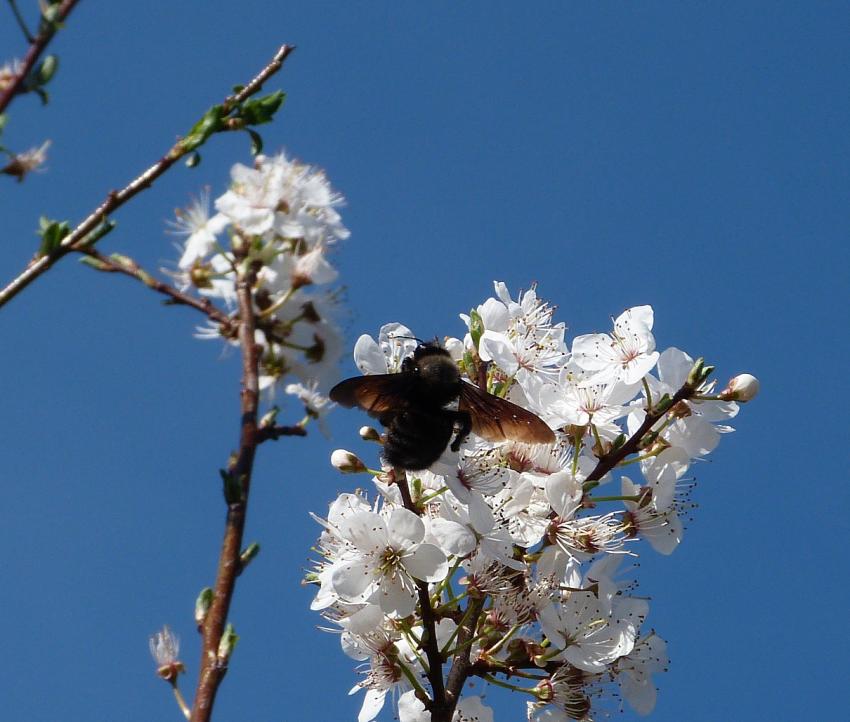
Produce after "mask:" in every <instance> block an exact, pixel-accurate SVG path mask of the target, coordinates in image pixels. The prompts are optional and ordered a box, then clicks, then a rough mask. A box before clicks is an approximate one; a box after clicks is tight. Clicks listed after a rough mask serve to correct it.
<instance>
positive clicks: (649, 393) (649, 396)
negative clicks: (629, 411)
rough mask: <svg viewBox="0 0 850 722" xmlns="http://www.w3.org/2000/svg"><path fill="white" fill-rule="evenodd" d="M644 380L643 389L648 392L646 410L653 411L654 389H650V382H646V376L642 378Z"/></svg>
mask: <svg viewBox="0 0 850 722" xmlns="http://www.w3.org/2000/svg"><path fill="white" fill-rule="evenodd" d="M641 380H642V381H643V390H644V393H645V394H646V410H647V412H650V411H652V391H650V390H649V384H648V383H647V382H646V376H644V377H643V379H641Z"/></svg>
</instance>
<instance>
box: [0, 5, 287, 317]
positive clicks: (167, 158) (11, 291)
mask: <svg viewBox="0 0 850 722" xmlns="http://www.w3.org/2000/svg"><path fill="white" fill-rule="evenodd" d="M66 1H67V0H66ZM294 49H295V48H294V46H292V45H283V46H281V47H280V49H279V50H278V51H277V53H275V56H274V58H272V60H271V62H270V63H269V64H268V65H266V67H265V68H263V69H262V70H261V71H260V72H259V73H258V74H257V76H256V77H255V78H254V79H253V80H251V82H249V83H248V84H247V85H246V86H245V87H244V88H243V89H242V90H240V91H239V92H238V93H236V94H234V95H231V96H229V97H228V98H227V99H226V100H225V101H224V105H225V107H231V106H233V105H234V104H236V103H241V102H242V101H244V100H245V99H246V98H248V97H250V96H251V95H253V94H254V93H256V92H258V91H259V90H260V89H261V88H262V86H263V83H264V82H265V81H266V80H268V79H269V78H270V77H271V76H272V75H274V74H275V73H276V72H277V71H278V70H280V68H281V66H282V65H283V62H284V60H286V58H287V56H288V55H289V54H290V53H291V52H292V51H293V50H294ZM189 152H190V151H189V150H187V149H186V148H185V147H184V145H183V143H182V140H178V141H177V143H175V144H174V145H173V146H172V147H171V149H170V150H169V151H168V152H167V153H166V154H165V155H164V156H163V157H162V158H160V159H159V160H158V161H157V162H156V163H154V164H153V165H152V166H151V167H150V168H148V169H147V170H146V171H145V172H144V173H142V174H141V175H140V176H138V177H137V178H135V179H134V180H132V181H130V182H129V183H128V184H127V185H126V186H124V187H123V188H122V189H121V190H119V191H111V192H110V193H109V194H108V195H107V196H106V199H105V200H104V201H103V202H102V203H101V204H100V205H99V206H98V207H97V208H95V209H94V210H93V211H92V212H91V213H90V214H89V215H88V216H87V217H86V218H85V219H84V220H83V221H82V222H81V223H80V224H79V225H78V226H77V227H76V228H74V229H73V230H72V231H71V232H70V233H69V234H68V235H67V236H65V238H63V239H62V242H61V244H60V245H59V248H58V249H56V251H54V252H53V253H51V254H48V255H45V256H39V257H38V258H36V259H34V260H33V261H31V262H30V264H29V265H28V266H27V267H26V268H25V269H24V270H23V271H22V272H21V273H20V274H18V276H17V277H16V278H14V279H12V281H11V282H10V283H9V284H8V285H7V286H6V287H5V288H4V289H3V290H2V291H0V307H2V306H3V305H4V304H6V303H8V302H9V301H10V300H11V299H12V298H14V297H15V296H17V295H18V294H19V293H20V292H21V291H22V290H23V289H24V288H26V287H27V286H28V285H29V284H30V283H32V282H33V281H34V280H35V279H36V278H38V277H39V276H40V275H41V274H43V273H44V272H45V271H47V270H48V269H50V268H51V267H52V266H53V264H54V263H56V261H58V260H59V259H60V258H62V257H63V256H65V255H66V254H68V253H69V252H71V251H74V250H79V246H80V245H85V240H86V236H88V235H89V234H90V233H91V232H92V231H94V230H95V229H96V228H97V227H98V226H99V225H100V224H101V223H103V221H105V220H106V218H107V217H108V216H109V214H110V213H112V212H113V211H115V210H117V209H118V208H120V207H121V206H123V205H124V204H125V203H126V202H127V201H129V200H130V199H131V198H133V196H135V195H137V194H138V193H140V192H141V191H143V190H145V189H146V188H150V186H152V185H153V182H154V181H155V180H156V179H157V178H159V177H160V176H161V175H162V174H163V173H165V172H166V171H167V170H168V169H169V168H171V166H173V165H174V164H175V163H176V162H177V161H178V160H180V158H182V157H183V156H184V155H186V154H187V153H189Z"/></svg>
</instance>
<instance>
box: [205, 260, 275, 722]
mask: <svg viewBox="0 0 850 722" xmlns="http://www.w3.org/2000/svg"><path fill="white" fill-rule="evenodd" d="M251 275H252V274H250V273H243V274H240V277H239V278H238V279H237V282H236V293H237V297H238V299H239V319H240V323H239V345H240V348H241V351H242V390H241V411H242V424H241V430H240V438H239V452H238V454H237V456H236V459H235V460H234V461H233V462H232V463H231V465H230V468H229V469H228V472H229V473H230V475H231V477H232V478H233V479H234V480H235V482H236V485H237V487H238V493H236V494H235V497H236V498H230V499H229V500H228V505H227V517H226V521H225V528H224V541H223V542H222V547H221V555H220V557H219V563H218V574H217V576H216V580H215V586H214V587H213V599H212V603H211V604H210V608H209V612H208V613H207V616H206V619H205V620H204V623H203V627H202V634H203V644H202V648H201V662H200V664H201V669H200V673H199V675H198V686H197V689H196V691H195V700H194V704H193V706H192V716H191V722H209V719H210V717H211V715H212V710H213V704H214V703H215V696H216V692H217V691H218V687H219V685H220V684H221V681H222V679H224V675H225V674H226V673H227V664H228V659H227V658H223V659H222V658H220V657H219V655H218V647H219V641H220V640H221V636H222V634H223V632H224V628H225V624H226V623H227V615H228V612H229V610H230V602H231V600H232V599H233V592H234V589H235V586H236V577H237V576H238V575H239V572H240V571H241V563H240V558H239V557H240V553H241V550H242V538H243V536H244V533H245V517H246V514H247V510H248V493H249V491H250V487H251V474H252V471H253V468H254V455H255V452H256V450H257V445H258V444H259V442H260V433H259V429H258V426H257V408H258V405H259V353H258V349H257V345H256V343H255V341H254V328H255V324H254V302H253V297H252V293H251V286H252V285H253V278H252V277H251Z"/></svg>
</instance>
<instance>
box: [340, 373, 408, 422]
mask: <svg viewBox="0 0 850 722" xmlns="http://www.w3.org/2000/svg"><path fill="white" fill-rule="evenodd" d="M409 385H410V380H409V379H408V378H407V374H376V375H374V376H355V377H353V378H350V379H346V380H345V381H340V382H339V383H338V384H337V385H336V386H334V387H333V388H332V389H331V391H330V394H328V395H329V396H330V399H331V401H336V402H337V403H338V404H340V406H347V407H348V408H351V407H353V406H359V407H360V408H361V409H363V410H364V411H366V412H367V413H368V414H369V415H370V416H374V417H380V416H381V415H383V414H386V413H387V412H394V411H398V409H399V408H403V407H404V406H407V393H408V389H409Z"/></svg>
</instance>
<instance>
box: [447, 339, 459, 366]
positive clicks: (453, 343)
mask: <svg viewBox="0 0 850 722" xmlns="http://www.w3.org/2000/svg"><path fill="white" fill-rule="evenodd" d="M444 348H445V349H446V351H448V352H449V355H450V356H451V357H452V360H453V361H455V362H457V361H460V360H461V359H462V358H463V341H461V340H460V339H459V338H452V337H449V338H447V339H446V343H445V344H444Z"/></svg>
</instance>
